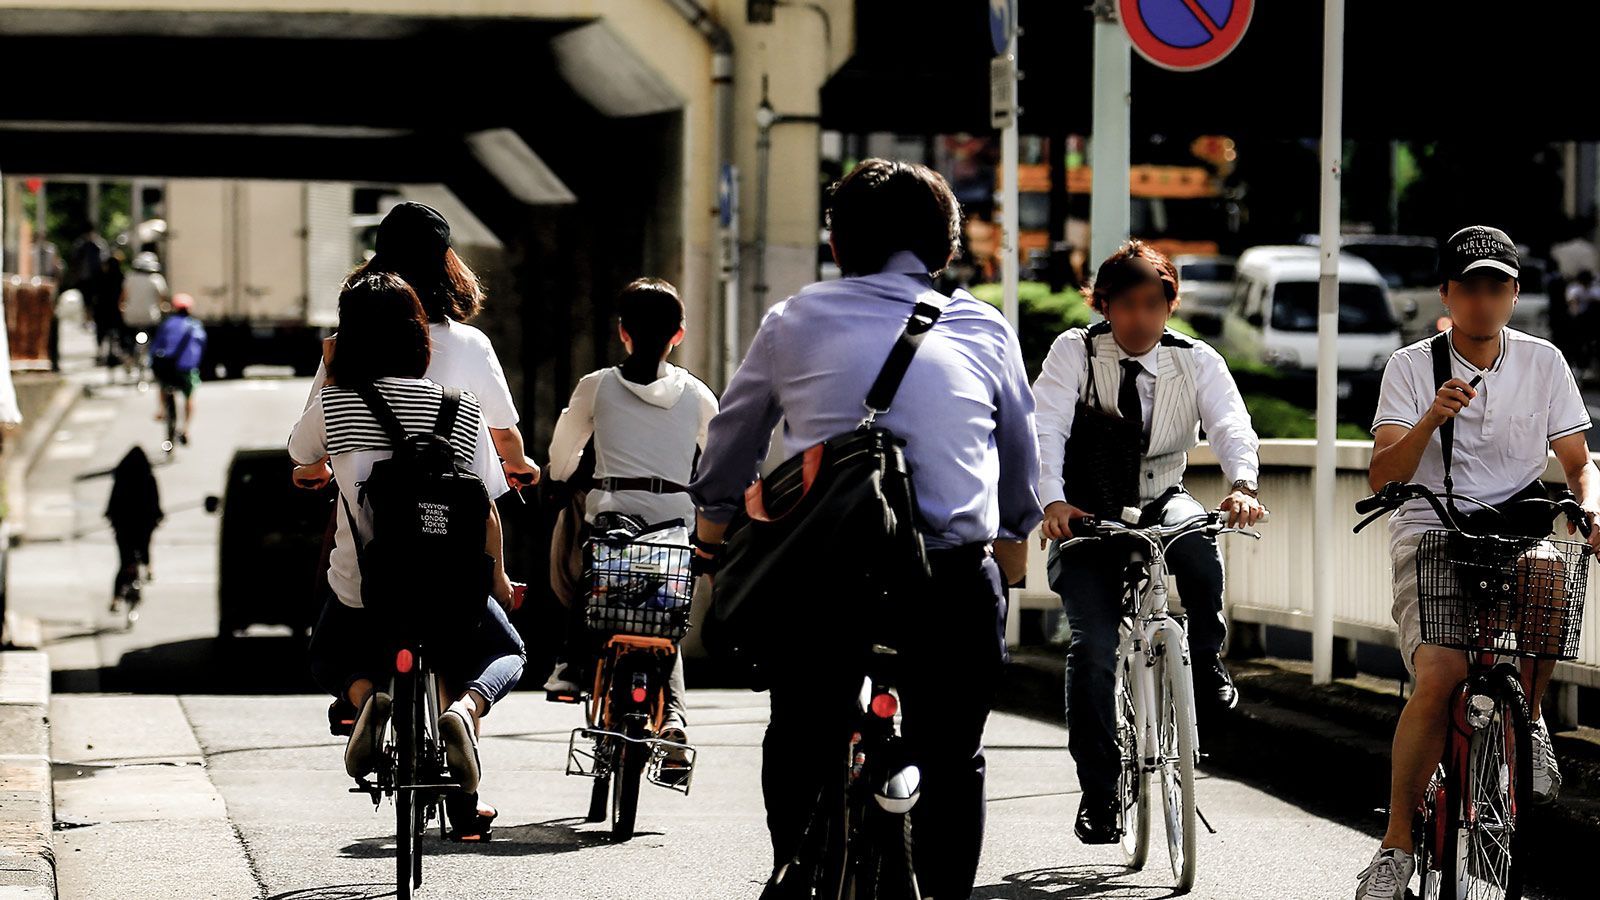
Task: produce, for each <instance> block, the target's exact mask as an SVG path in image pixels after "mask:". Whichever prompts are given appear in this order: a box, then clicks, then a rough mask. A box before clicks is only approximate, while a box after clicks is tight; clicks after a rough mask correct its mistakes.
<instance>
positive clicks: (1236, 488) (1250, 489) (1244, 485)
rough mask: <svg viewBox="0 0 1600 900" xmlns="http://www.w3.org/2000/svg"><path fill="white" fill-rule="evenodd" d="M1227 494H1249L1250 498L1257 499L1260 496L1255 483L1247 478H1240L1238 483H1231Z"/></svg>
mask: <svg viewBox="0 0 1600 900" xmlns="http://www.w3.org/2000/svg"><path fill="white" fill-rule="evenodd" d="M1229 492H1230V493H1240V494H1249V495H1250V496H1251V497H1257V498H1259V497H1260V496H1261V492H1260V488H1259V487H1258V486H1257V485H1256V483H1255V482H1254V481H1251V480H1250V479H1248V478H1241V479H1239V480H1238V481H1235V482H1234V483H1233V487H1232V488H1230V490H1229Z"/></svg>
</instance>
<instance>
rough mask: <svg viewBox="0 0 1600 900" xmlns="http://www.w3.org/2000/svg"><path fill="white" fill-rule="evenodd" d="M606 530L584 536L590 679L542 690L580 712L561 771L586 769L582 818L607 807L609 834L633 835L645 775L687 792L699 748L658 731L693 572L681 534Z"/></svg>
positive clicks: (601, 815)
mask: <svg viewBox="0 0 1600 900" xmlns="http://www.w3.org/2000/svg"><path fill="white" fill-rule="evenodd" d="M632 537H633V535H631V534H628V533H626V532H621V531H612V532H608V533H607V534H605V535H602V536H600V537H596V538H593V539H591V540H589V541H588V542H586V544H585V545H584V572H583V581H584V584H585V585H586V586H587V595H588V599H587V603H586V607H585V610H584V617H585V622H586V624H587V627H588V629H589V631H590V632H591V633H593V634H597V635H599V636H601V637H602V638H603V643H602V645H601V647H600V650H599V652H598V654H596V656H597V659H596V664H595V667H594V686H593V687H592V688H590V689H589V690H588V691H586V692H581V693H579V694H561V693H551V694H549V695H548V698H549V699H550V700H554V701H557V702H564V703H584V704H585V722H586V724H585V725H584V727H582V728H575V729H573V730H572V734H571V736H570V737H569V738H568V741H567V769H566V773H567V774H568V775H579V776H583V777H586V778H593V779H594V786H593V788H592V789H591V791H590V796H589V811H588V813H587V814H586V816H585V819H586V821H589V822H603V821H605V820H606V818H607V813H608V810H609V816H610V820H611V834H612V837H613V838H614V839H616V840H618V841H626V840H629V839H631V838H632V837H633V835H634V829H635V825H636V823H637V820H638V812H639V789H640V786H641V784H642V783H643V782H644V781H649V782H650V783H652V784H655V785H658V786H660V787H664V788H667V789H669V790H673V791H677V792H679V793H682V794H683V795H685V796H688V794H689V790H690V787H691V786H692V785H693V782H694V767H695V758H696V755H697V751H696V750H695V748H694V747H692V746H690V745H688V744H685V743H679V742H676V741H670V740H666V739H664V738H663V737H662V736H661V735H662V731H663V726H664V724H665V719H666V709H667V704H666V686H667V681H668V679H669V678H670V677H671V673H672V668H673V666H674V664H675V663H676V661H677V655H678V641H679V640H681V639H682V638H683V636H684V635H685V634H686V633H688V630H689V607H690V601H691V598H692V595H693V588H694V577H693V575H691V574H690V571H689V557H690V553H691V549H690V547H689V545H688V543H687V540H685V542H684V543H683V544H676V543H649V542H641V541H635V540H633V539H632Z"/></svg>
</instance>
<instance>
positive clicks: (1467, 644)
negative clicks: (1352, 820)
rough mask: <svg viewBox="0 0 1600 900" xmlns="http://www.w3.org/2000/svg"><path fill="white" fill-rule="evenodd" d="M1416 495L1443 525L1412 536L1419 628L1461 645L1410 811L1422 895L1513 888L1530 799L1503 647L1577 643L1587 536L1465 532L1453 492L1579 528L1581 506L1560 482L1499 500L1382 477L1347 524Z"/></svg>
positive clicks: (1515, 685)
mask: <svg viewBox="0 0 1600 900" xmlns="http://www.w3.org/2000/svg"><path fill="white" fill-rule="evenodd" d="M1414 500H1421V501H1425V502H1427V503H1428V505H1429V506H1431V507H1433V510H1434V511H1435V512H1436V513H1437V514H1438V516H1439V521H1440V522H1441V523H1442V524H1443V526H1444V527H1443V528H1438V529H1433V530H1430V531H1427V532H1424V533H1423V535H1422V539H1421V542H1420V544H1419V545H1418V547H1417V597H1418V607H1419V612H1420V615H1421V624H1422V640H1423V641H1424V642H1425V643H1429V644H1437V645H1440V646H1444V647H1451V648H1455V649H1459V650H1463V651H1466V653H1467V654H1468V669H1467V677H1466V678H1465V679H1464V680H1462V682H1461V684H1460V685H1459V687H1458V688H1457V690H1456V692H1455V695H1454V698H1453V699H1452V701H1451V703H1450V707H1449V719H1450V727H1449V728H1448V730H1447V731H1446V732H1445V750H1444V757H1443V760H1442V762H1441V763H1440V764H1439V766H1438V768H1437V769H1436V770H1435V772H1434V774H1433V777H1432V779H1431V780H1430V781H1429V783H1428V787H1427V790H1426V792H1425V793H1424V794H1423V799H1422V803H1421V805H1420V806H1419V808H1418V809H1417V811H1416V815H1415V817H1414V818H1413V820H1412V829H1413V832H1414V834H1415V847H1416V861H1417V863H1416V870H1417V872H1418V873H1419V874H1420V876H1421V878H1422V892H1421V897H1422V898H1423V900H1517V898H1519V897H1521V896H1522V857H1523V852H1522V846H1523V841H1524V838H1525V833H1526V829H1524V828H1522V827H1521V824H1522V818H1521V814H1522V811H1523V810H1525V809H1527V808H1528V807H1529V805H1530V804H1531V802H1532V799H1533V797H1532V794H1533V786H1532V785H1533V770H1532V765H1533V756H1532V749H1531V746H1530V739H1529V734H1530V731H1529V729H1530V727H1531V726H1530V723H1529V716H1530V710H1529V706H1528V698H1527V697H1526V696H1525V695H1524V692H1523V688H1522V679H1521V676H1520V673H1519V672H1518V670H1517V667H1516V666H1514V665H1512V664H1511V663H1510V662H1509V661H1507V659H1508V658H1517V657H1521V658H1525V659H1571V658H1573V657H1574V656H1576V655H1577V652H1578V634H1579V626H1580V624H1581V622H1582V620H1583V600H1584V594H1585V591H1586V589H1587V587H1588V574H1589V556H1590V555H1591V554H1590V549H1589V546H1588V545H1587V544H1579V543H1576V542H1573V541H1559V540H1553V539H1551V538H1549V537H1548V536H1546V537H1527V536H1515V535H1500V534H1474V533H1472V532H1470V531H1468V530H1467V529H1466V528H1465V527H1463V525H1465V524H1466V522H1465V517H1464V516H1460V513H1459V510H1457V508H1456V507H1457V504H1467V505H1469V506H1472V507H1474V509H1473V511H1472V512H1473V515H1474V516H1475V517H1476V516H1479V515H1485V514H1483V513H1480V512H1479V510H1480V509H1481V510H1489V511H1490V512H1489V513H1488V514H1487V515H1486V518H1488V519H1489V520H1490V521H1493V522H1495V523H1496V525H1495V528H1496V529H1497V530H1498V529H1502V528H1504V527H1505V522H1506V518H1505V513H1506V511H1510V510H1515V511H1517V512H1519V513H1520V512H1522V511H1526V512H1528V513H1529V514H1530V515H1532V514H1535V513H1537V512H1540V511H1544V512H1548V513H1549V517H1550V518H1554V517H1555V516H1556V515H1558V514H1565V515H1566V517H1567V521H1568V522H1570V523H1571V524H1572V525H1573V526H1574V527H1576V528H1577V529H1578V530H1579V531H1581V532H1582V533H1583V534H1584V535H1585V536H1587V535H1588V533H1589V522H1588V517H1587V516H1585V515H1584V512H1583V509H1582V508H1581V507H1579V506H1578V503H1577V501H1576V500H1574V499H1573V497H1572V494H1571V493H1570V492H1564V494H1563V495H1562V496H1561V497H1560V499H1558V500H1544V499H1539V498H1532V499H1528V500H1520V501H1516V502H1515V503H1512V504H1507V505H1506V507H1504V508H1503V509H1502V510H1495V509H1494V507H1491V506H1489V505H1488V504H1486V503H1483V502H1482V501H1480V500H1476V499H1474V498H1472V497H1467V496H1465V495H1462V494H1455V493H1451V492H1448V491H1447V492H1445V493H1443V494H1436V493H1435V492H1434V491H1433V490H1431V489H1429V488H1428V487H1427V486H1426V485H1421V484H1401V483H1399V482H1390V483H1389V484H1387V485H1385V486H1384V487H1383V490H1381V491H1379V492H1378V493H1376V494H1373V495H1372V496H1370V497H1367V498H1365V499H1362V500H1360V501H1358V502H1357V503H1356V512H1357V513H1358V514H1363V515H1367V518H1366V519H1365V520H1363V521H1362V522H1361V523H1360V524H1359V525H1357V526H1356V527H1355V530H1356V531H1360V530H1361V529H1363V528H1365V527H1367V526H1368V525H1370V524H1372V523H1373V522H1374V521H1376V520H1377V519H1378V518H1380V517H1381V516H1383V515H1385V514H1387V513H1389V512H1392V511H1394V510H1397V509H1399V508H1400V507H1401V506H1403V505H1405V504H1406V503H1409V502H1411V501H1414Z"/></svg>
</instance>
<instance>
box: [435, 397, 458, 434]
mask: <svg viewBox="0 0 1600 900" xmlns="http://www.w3.org/2000/svg"><path fill="white" fill-rule="evenodd" d="M460 409H461V390H460V389H459V388H445V389H444V396H442V397H440V398H439V418H437V419H435V420H434V423H433V433H434V434H436V435H438V436H439V437H442V438H444V439H445V440H447V441H448V440H450V437H451V433H452V432H454V431H455V427H456V413H457V412H459V411H460Z"/></svg>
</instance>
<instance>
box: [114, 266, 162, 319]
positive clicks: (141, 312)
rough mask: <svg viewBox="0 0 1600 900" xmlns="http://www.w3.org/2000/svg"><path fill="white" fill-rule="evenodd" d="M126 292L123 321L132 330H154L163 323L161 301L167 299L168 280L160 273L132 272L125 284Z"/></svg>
mask: <svg viewBox="0 0 1600 900" xmlns="http://www.w3.org/2000/svg"><path fill="white" fill-rule="evenodd" d="M123 290H124V291H125V292H126V296H125V297H124V303H123V305H122V321H124V322H126V323H128V326H129V327H130V328H154V327H155V326H156V325H158V324H160V322H161V301H163V300H165V299H166V298H167V280H166V279H165V278H162V277H161V273H160V272H132V273H129V275H128V279H127V280H126V281H124V282H123Z"/></svg>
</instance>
